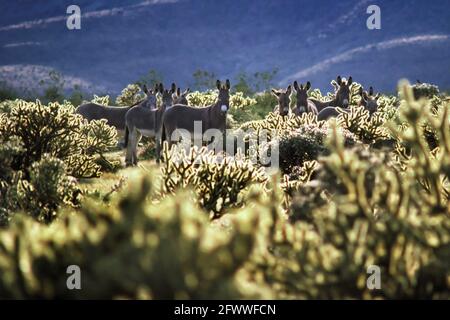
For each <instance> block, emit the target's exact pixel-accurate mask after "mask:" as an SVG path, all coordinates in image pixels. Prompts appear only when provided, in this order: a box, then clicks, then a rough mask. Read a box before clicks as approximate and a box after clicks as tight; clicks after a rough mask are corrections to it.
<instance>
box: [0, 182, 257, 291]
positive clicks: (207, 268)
mask: <svg viewBox="0 0 450 320" xmlns="http://www.w3.org/2000/svg"><path fill="white" fill-rule="evenodd" d="M150 189H151V184H150V179H148V178H145V179H140V180H139V181H134V182H133V183H132V187H130V190H132V192H130V193H128V194H123V195H121V196H120V197H119V199H116V200H115V203H114V204H113V205H111V206H110V207H104V206H99V205H97V204H93V203H89V204H87V205H86V207H85V208H84V209H83V211H82V212H80V213H78V214H76V215H66V216H65V217H64V218H63V219H61V220H59V221H56V222H54V223H53V224H52V225H51V226H44V225H39V224H37V223H36V222H34V221H32V220H29V219H20V220H18V221H17V222H16V223H15V224H13V225H11V227H10V228H9V229H8V230H0V296H1V297H3V298H80V299H90V298H97V299H99V298H100V299H110V298H134V299H136V298H138V299H149V298H153V299H174V298H177V299H205V298H208V299H211V298H222V299H226V298H237V297H243V298H245V297H247V298H249V297H252V296H248V295H245V291H244V290H242V289H241V288H240V285H239V283H238V282H236V281H235V278H236V273H237V272H238V270H239V269H240V268H242V266H243V265H244V263H245V262H246V261H247V259H248V257H249V256H251V254H252V252H253V250H254V247H255V242H256V240H255V238H256V234H255V233H254V228H255V227H257V226H258V225H259V222H258V215H257V214H255V213H254V212H249V213H248V214H246V215H242V216H240V217H236V219H234V220H233V221H231V222H230V227H231V228H230V229H229V230H224V229H221V228H220V227H216V226H213V225H210V223H209V221H208V219H207V218H206V216H205V215H204V214H202V212H201V211H200V210H199V209H198V208H197V207H196V206H195V204H193V202H192V201H191V197H190V195H188V194H186V193H183V192H181V193H177V194H176V195H174V196H171V197H168V198H166V199H165V200H163V201H162V202H161V203H159V204H156V205H155V204H152V203H151V202H150V201H149V200H147V199H148V195H149V192H150ZM27 230H33V232H32V233H30V232H27ZM70 265H76V266H79V267H80V269H81V272H82V274H81V277H82V279H81V281H82V290H68V289H67V285H66V281H67V277H68V274H67V273H66V270H67V267H68V266H70ZM259 296H260V295H259ZM253 297H258V296H253Z"/></svg>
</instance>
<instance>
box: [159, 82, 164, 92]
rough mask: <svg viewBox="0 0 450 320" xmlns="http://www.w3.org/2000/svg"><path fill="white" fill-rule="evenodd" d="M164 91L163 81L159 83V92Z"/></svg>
mask: <svg viewBox="0 0 450 320" xmlns="http://www.w3.org/2000/svg"><path fill="white" fill-rule="evenodd" d="M163 92H164V85H163V84H162V83H160V84H159V93H163Z"/></svg>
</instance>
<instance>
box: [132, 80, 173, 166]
mask: <svg viewBox="0 0 450 320" xmlns="http://www.w3.org/2000/svg"><path fill="white" fill-rule="evenodd" d="M175 91H176V86H175V83H172V87H171V89H170V90H165V89H164V86H163V84H162V83H160V84H159V86H155V89H154V90H153V91H152V90H150V91H147V92H146V94H147V96H148V97H152V98H151V99H152V101H153V104H152V105H151V106H150V108H149V107H148V106H146V105H141V104H140V105H137V106H135V107H133V108H131V109H130V110H129V111H128V112H127V113H126V115H125V123H126V126H127V131H128V132H129V143H128V146H127V153H126V157H125V163H126V164H127V165H136V164H137V162H138V158H137V146H138V143H139V140H140V139H141V137H142V136H146V137H154V138H155V141H156V154H157V162H159V154H160V152H161V151H160V149H161V128H162V126H161V118H162V115H163V113H164V111H165V110H166V108H167V107H170V106H172V104H173V98H174V93H175ZM158 92H159V93H160V94H161V95H162V105H161V106H160V107H159V108H157V107H156V101H157V100H156V94H157V93H158Z"/></svg>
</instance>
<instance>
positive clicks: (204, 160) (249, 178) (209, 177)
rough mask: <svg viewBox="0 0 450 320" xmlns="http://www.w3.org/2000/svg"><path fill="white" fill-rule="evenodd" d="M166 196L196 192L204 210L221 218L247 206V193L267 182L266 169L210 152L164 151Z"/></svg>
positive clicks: (203, 149) (173, 149)
mask: <svg viewBox="0 0 450 320" xmlns="http://www.w3.org/2000/svg"><path fill="white" fill-rule="evenodd" d="M163 162H164V166H162V167H161V172H162V180H163V184H162V189H163V190H162V192H163V193H164V194H167V193H169V194H170V193H173V192H175V191H176V190H178V189H184V188H188V187H191V188H193V190H194V192H195V194H196V196H197V199H198V204H199V206H200V207H202V208H203V209H205V210H206V211H207V212H208V213H210V214H211V218H218V217H220V215H221V214H223V212H224V210H225V209H229V208H231V207H238V206H241V205H242V204H243V198H244V196H243V194H244V190H245V189H246V188H248V186H249V185H250V184H251V183H263V182H264V181H265V180H266V177H265V175H264V172H263V171H262V169H258V168H255V167H254V166H253V165H252V164H251V163H250V162H247V161H243V160H238V159H237V158H234V157H228V156H224V157H223V158H222V157H221V156H216V155H214V153H213V151H207V149H206V148H201V149H197V148H196V147H194V148H191V149H190V151H189V154H186V153H185V150H184V149H183V150H181V151H178V150H177V148H175V147H173V148H172V149H171V150H168V147H167V144H166V143H165V144H164V148H163Z"/></svg>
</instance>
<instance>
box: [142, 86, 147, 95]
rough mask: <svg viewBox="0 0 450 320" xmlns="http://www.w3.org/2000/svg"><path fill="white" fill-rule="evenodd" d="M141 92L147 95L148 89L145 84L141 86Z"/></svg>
mask: <svg viewBox="0 0 450 320" xmlns="http://www.w3.org/2000/svg"><path fill="white" fill-rule="evenodd" d="M142 91H144V92H145V94H147V93H148V89H147V86H146V85H145V84H144V85H143V86H142Z"/></svg>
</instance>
